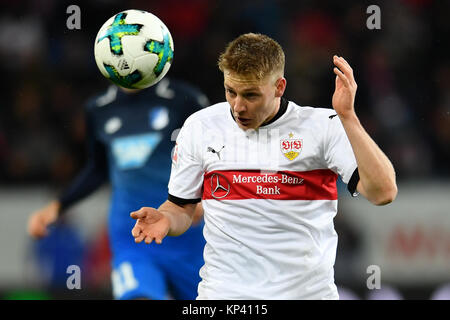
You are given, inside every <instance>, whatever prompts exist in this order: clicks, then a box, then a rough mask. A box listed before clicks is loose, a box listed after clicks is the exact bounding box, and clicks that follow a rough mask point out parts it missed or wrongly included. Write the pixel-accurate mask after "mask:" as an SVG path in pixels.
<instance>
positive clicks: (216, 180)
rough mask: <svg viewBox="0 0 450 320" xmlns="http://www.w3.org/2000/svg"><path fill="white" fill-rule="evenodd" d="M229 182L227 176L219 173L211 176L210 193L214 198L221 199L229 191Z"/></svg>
mask: <svg viewBox="0 0 450 320" xmlns="http://www.w3.org/2000/svg"><path fill="white" fill-rule="evenodd" d="M230 189H231V186H230V183H229V182H228V180H227V178H225V176H224V175H222V174H220V173H214V174H213V175H212V176H211V195H212V196H213V198H214V199H223V198H225V197H226V196H227V195H228V194H229V193H230Z"/></svg>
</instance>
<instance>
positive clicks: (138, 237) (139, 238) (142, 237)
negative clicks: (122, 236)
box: [134, 233, 145, 243]
mask: <svg viewBox="0 0 450 320" xmlns="http://www.w3.org/2000/svg"><path fill="white" fill-rule="evenodd" d="M144 239H145V234H143V233H141V234H139V235H138V236H136V237H135V238H134V242H136V243H141V242H142V240H144Z"/></svg>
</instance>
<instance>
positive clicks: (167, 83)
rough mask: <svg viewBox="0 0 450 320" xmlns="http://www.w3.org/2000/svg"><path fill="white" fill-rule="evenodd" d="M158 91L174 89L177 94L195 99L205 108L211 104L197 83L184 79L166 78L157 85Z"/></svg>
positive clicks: (188, 98)
mask: <svg viewBox="0 0 450 320" xmlns="http://www.w3.org/2000/svg"><path fill="white" fill-rule="evenodd" d="M155 90H156V93H158V92H159V91H162V90H173V92H174V94H175V95H178V96H181V97H182V98H183V99H184V100H187V101H189V100H190V101H193V102H195V103H196V104H198V105H199V106H200V107H202V108H204V107H206V106H207V105H208V104H209V100H208V98H207V96H206V95H205V94H204V93H203V92H202V91H201V90H200V89H199V88H198V87H197V86H195V85H193V84H191V83H188V82H186V81H184V80H180V79H174V78H164V79H162V80H161V81H160V82H159V83H158V84H156V86H155Z"/></svg>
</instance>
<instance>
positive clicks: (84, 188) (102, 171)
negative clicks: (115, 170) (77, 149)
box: [58, 102, 108, 214]
mask: <svg viewBox="0 0 450 320" xmlns="http://www.w3.org/2000/svg"><path fill="white" fill-rule="evenodd" d="M91 105H92V103H91V102H90V103H88V104H87V107H86V108H85V119H86V124H87V125H86V126H87V157H88V159H87V162H86V164H85V165H84V167H83V168H82V169H81V171H80V172H79V173H78V175H77V176H76V177H75V178H74V179H73V181H72V182H71V183H70V185H69V186H68V187H67V188H66V189H65V190H64V191H63V192H62V193H61V194H60V195H59V197H58V200H59V202H60V203H61V209H60V212H61V214H63V213H64V211H65V210H66V209H67V208H69V207H70V206H71V205H73V204H74V203H76V202H77V201H79V200H81V199H83V198H85V197H86V196H88V195H90V194H91V193H92V192H94V191H95V190H97V189H98V188H99V187H100V186H101V185H102V184H103V183H104V182H105V181H106V180H107V179H108V171H107V170H108V169H107V168H108V164H107V156H106V149H105V146H104V145H103V144H102V143H101V142H100V141H98V140H97V138H96V135H95V124H94V120H93V118H92V114H91V112H90V111H89V110H90V109H91Z"/></svg>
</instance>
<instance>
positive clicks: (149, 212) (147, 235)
mask: <svg viewBox="0 0 450 320" xmlns="http://www.w3.org/2000/svg"><path fill="white" fill-rule="evenodd" d="M130 216H131V217H132V218H133V219H137V221H136V224H135V226H134V228H133V229H132V230H131V234H132V235H133V237H134V241H135V242H136V243H140V242H142V240H145V243H147V244H150V243H151V242H152V241H153V240H155V242H156V243H157V244H161V242H162V239H163V238H164V237H165V236H166V235H167V233H168V232H169V229H170V220H169V218H167V217H166V216H165V215H164V214H162V213H161V212H159V211H158V210H156V209H155V208H149V207H143V208H141V209H139V210H138V211H134V212H131V214H130Z"/></svg>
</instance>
